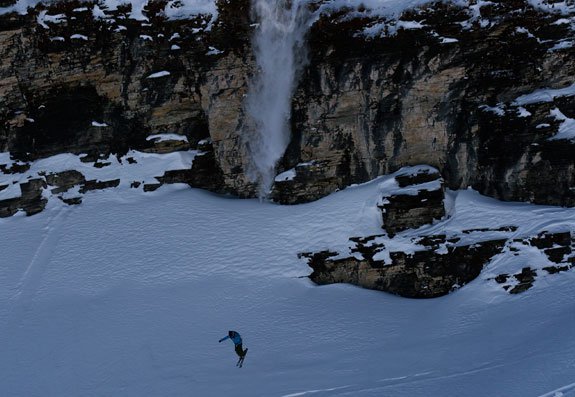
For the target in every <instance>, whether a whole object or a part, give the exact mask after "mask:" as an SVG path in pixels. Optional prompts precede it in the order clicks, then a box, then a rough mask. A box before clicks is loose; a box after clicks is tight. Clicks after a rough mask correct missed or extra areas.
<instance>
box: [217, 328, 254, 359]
mask: <svg viewBox="0 0 575 397" xmlns="http://www.w3.org/2000/svg"><path fill="white" fill-rule="evenodd" d="M226 339H231V340H232V342H234V345H235V350H236V354H237V355H238V356H239V357H240V360H241V359H243V358H244V357H245V355H246V353H247V351H248V349H247V348H246V349H245V350H244V349H243V348H242V337H241V336H240V334H239V333H237V332H236V331H228V336H224V337H223V338H222V339H220V340H219V342H220V343H221V342H223V341H225V340H226Z"/></svg>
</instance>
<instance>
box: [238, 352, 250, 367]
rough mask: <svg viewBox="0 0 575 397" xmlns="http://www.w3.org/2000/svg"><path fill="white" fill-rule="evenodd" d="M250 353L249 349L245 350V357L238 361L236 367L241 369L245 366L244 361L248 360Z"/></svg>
mask: <svg viewBox="0 0 575 397" xmlns="http://www.w3.org/2000/svg"><path fill="white" fill-rule="evenodd" d="M247 352H248V349H246V350H244V355H243V356H242V357H240V359H239V360H238V362H237V364H236V367H239V368H241V367H242V366H243V365H244V360H245V358H246V353H247Z"/></svg>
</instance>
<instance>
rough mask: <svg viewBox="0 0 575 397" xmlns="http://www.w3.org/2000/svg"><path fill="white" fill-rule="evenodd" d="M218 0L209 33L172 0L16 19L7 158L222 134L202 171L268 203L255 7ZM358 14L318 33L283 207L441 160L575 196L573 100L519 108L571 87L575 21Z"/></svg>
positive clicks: (4, 129)
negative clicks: (255, 175)
mask: <svg viewBox="0 0 575 397" xmlns="http://www.w3.org/2000/svg"><path fill="white" fill-rule="evenodd" d="M317 3H318V4H319V3H321V1H318V2H317ZM7 4H10V2H8V3H7ZM7 4H6V5H7ZM217 5H218V11H219V17H218V20H217V22H216V23H215V24H213V26H212V27H211V29H205V27H206V25H207V22H208V21H207V19H209V17H207V16H201V15H200V16H198V17H197V18H194V19H192V20H168V19H166V17H165V15H164V14H163V13H162V9H163V7H164V6H165V4H164V3H163V2H152V3H150V4H149V5H148V6H147V7H146V8H145V9H144V11H143V12H144V14H145V15H146V16H147V18H148V19H149V23H144V22H142V21H136V20H133V19H130V18H128V17H127V16H128V13H129V9H126V8H125V7H124V8H122V7H119V8H118V10H116V11H105V10H104V14H105V15H106V17H107V18H106V19H95V18H94V17H93V12H94V4H93V3H91V2H82V3H80V2H78V1H75V0H71V1H63V2H57V3H53V4H51V5H48V6H45V5H41V4H40V5H38V6H36V7H35V8H34V9H32V10H31V11H30V13H29V14H28V15H17V14H15V13H13V14H6V15H2V16H0V55H1V58H0V151H9V152H10V153H11V154H12V156H13V157H15V158H17V159H20V160H34V159H38V158H41V157H46V156H50V155H53V154H58V153H64V152H72V153H87V154H88V155H89V156H91V157H93V158H97V157H98V156H99V155H105V156H107V155H108V154H110V153H114V154H119V155H121V154H124V153H125V152H126V151H127V150H128V149H137V150H149V149H151V150H153V149H152V148H153V146H154V145H153V142H150V141H147V140H146V137H147V136H149V135H151V134H157V133H176V134H180V135H184V136H186V137H187V139H188V142H189V147H190V148H192V149H195V148H197V145H198V142H200V141H202V140H204V139H208V138H209V139H211V142H212V153H211V154H210V156H211V157H209V158H206V161H205V162H204V163H203V164H202V167H201V169H200V168H198V170H200V171H199V173H200V175H199V176H198V177H189V176H188V178H187V179H189V180H192V181H194V182H193V183H192V184H194V185H196V186H201V187H205V188H208V189H210V190H214V191H217V192H224V193H232V194H236V195H238V196H241V197H250V196H253V195H254V194H255V193H256V191H257V189H256V186H254V184H253V183H252V182H251V181H250V179H249V178H248V177H247V175H246V167H247V164H248V163H249V160H248V159H247V158H246V156H247V155H246V150H245V142H243V141H242V137H241V130H242V125H243V123H244V121H245V116H244V110H243V98H244V96H245V95H246V93H247V91H248V85H249V81H250V76H251V75H252V74H253V72H254V61H253V56H252V51H251V44H250V37H251V35H252V33H253V29H254V28H253V26H251V25H250V24H251V22H253V21H252V20H251V19H250V18H251V15H250V11H249V10H250V2H249V1H248V0H229V1H224V0H219V1H218V2H217ZM313 7H315V5H314V4H312V8H313ZM42 15H44V16H45V15H51V16H54V15H58V16H59V17H58V18H52V19H50V20H48V19H46V18H44V20H43V21H42V18H41V16H42ZM353 15H356V16H355V17H350V15H348V14H347V13H346V12H345V11H342V12H340V13H331V14H324V15H323V16H321V17H320V18H319V19H318V21H317V22H316V23H315V24H314V25H313V26H312V28H311V30H310V32H309V34H308V43H309V47H310V51H309V53H310V62H309V65H308V67H307V68H306V69H305V70H304V71H303V73H302V76H301V79H300V83H299V86H298V87H297V90H296V91H295V95H294V97H293V101H292V121H291V126H292V131H291V132H292V136H291V142H290V145H289V147H288V149H287V151H286V153H285V156H284V158H283V159H282V161H281V162H280V164H279V165H278V173H282V172H284V171H289V172H290V173H291V174H292V177H290V178H279V179H278V180H277V181H276V184H275V186H274V188H273V191H272V198H273V199H274V200H276V201H278V202H281V203H287V204H294V203H300V202H306V201H310V200H315V199H318V198H320V197H322V196H325V195H327V194H329V193H331V192H333V191H335V190H337V189H341V188H343V187H345V186H349V185H350V184H353V183H359V182H364V181H367V180H369V179H372V178H374V177H377V176H379V175H382V174H388V173H390V172H393V171H395V170H397V169H399V168H401V167H403V166H406V165H415V164H430V165H432V166H434V167H436V168H437V169H438V170H439V171H440V173H441V175H442V177H443V178H444V181H445V185H446V186H447V187H449V188H451V189H459V188H466V187H469V186H471V187H473V188H474V189H476V190H478V191H479V192H481V193H482V194H486V195H489V196H492V197H496V198H500V199H503V200H521V201H531V202H535V203H545V204H553V205H565V206H573V205H575V191H574V190H573V187H574V186H575V156H574V153H575V144H574V143H573V141H570V140H568V139H550V138H553V137H554V136H555V135H556V133H557V132H558V131H560V130H561V128H562V126H563V125H564V123H565V122H566V121H565V120H568V119H570V118H573V117H575V95H573V93H566V94H565V93H564V94H557V95H548V96H547V99H545V100H536V101H529V100H523V101H522V100H520V98H521V97H522V95H525V94H529V93H532V92H534V91H536V90H537V89H541V88H550V89H558V90H559V89H563V88H565V87H568V86H570V85H571V84H572V83H573V81H572V76H573V75H574V74H575V56H574V48H573V47H572V46H569V40H572V39H573V36H574V32H573V30H571V29H570V24H569V23H563V22H562V20H567V19H565V18H572V17H573V15H567V16H566V15H559V14H556V13H546V12H543V11H541V10H538V9H535V8H533V6H532V5H531V4H530V2H529V1H527V0H517V1H502V0H501V1H500V0H497V1H491V2H483V3H478V4H476V5H473V6H470V7H467V8H460V7H458V6H456V5H453V4H444V3H441V2H438V3H430V4H429V5H427V6H425V7H422V8H420V9H416V10H412V11H408V12H405V13H404V14H403V15H402V16H401V18H400V22H397V21H390V20H385V19H382V18H379V19H378V18H376V17H373V16H369V15H367V14H362V13H359V14H353ZM41 21H42V22H41ZM40 22H41V23H40ZM402 24H403V25H402ZM377 26H382V28H381V29H380V30H381V31H380V32H378V33H377V34H375V35H369V34H367V33H366V29H367V28H369V29H372V30H373V28H374V27H377ZM401 26H404V27H405V26H420V28H418V29H408V28H402V27H401ZM561 115H562V116H561ZM562 117H563V118H562ZM3 172H4V171H3Z"/></svg>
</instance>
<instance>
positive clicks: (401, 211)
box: [380, 169, 445, 237]
mask: <svg viewBox="0 0 575 397" xmlns="http://www.w3.org/2000/svg"><path fill="white" fill-rule="evenodd" d="M395 180H396V181H397V182H398V185H399V188H400V189H399V190H397V191H396V192H395V193H394V194H389V195H386V196H385V197H384V198H383V203H382V205H381V206H380V208H381V212H382V217H383V227H384V229H385V230H386V231H387V234H388V235H389V236H391V237H392V236H394V235H395V234H397V233H398V232H400V231H402V230H407V229H417V228H418V227H420V226H423V225H425V224H428V223H432V222H433V221H434V220H439V219H441V218H443V217H444V216H445V206H444V203H443V200H444V199H445V195H444V188H443V180H442V179H441V175H439V173H438V172H437V171H436V170H429V169H423V170H419V171H417V172H416V173H414V174H409V173H406V174H399V175H397V176H396V177H395ZM433 182H435V183H433Z"/></svg>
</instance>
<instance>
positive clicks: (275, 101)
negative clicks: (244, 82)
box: [242, 0, 309, 199]
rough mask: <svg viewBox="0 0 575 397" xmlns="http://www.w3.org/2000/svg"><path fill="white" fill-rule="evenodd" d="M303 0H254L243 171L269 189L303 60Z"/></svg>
mask: <svg viewBox="0 0 575 397" xmlns="http://www.w3.org/2000/svg"><path fill="white" fill-rule="evenodd" d="M304 3H305V1H303V0H254V3H253V11H254V13H255V17H256V18H257V21H258V22H259V24H258V27H257V28H256V32H255V35H254V38H253V48H254V55H255V59H256V64H257V70H256V73H255V75H254V77H253V79H252V81H251V83H250V87H249V91H248V95H247V98H246V102H245V110H246V114H247V117H248V120H249V122H248V123H246V126H245V128H244V131H243V132H242V136H243V139H244V142H245V144H246V148H247V151H248V154H249V157H250V159H249V160H250V164H249V167H248V170H247V171H248V172H247V174H248V177H250V179H251V180H252V181H254V182H257V183H258V185H259V197H260V199H263V198H265V197H266V196H267V194H268V193H269V191H270V189H271V187H272V184H273V182H274V177H275V171H276V169H275V168H276V164H277V162H278V161H279V160H280V159H281V157H282V156H283V154H284V152H285V150H286V148H287V145H288V144H289V141H290V126H289V120H290V116H291V99H292V95H293V91H294V89H295V86H296V83H297V77H298V74H299V72H300V71H301V69H302V68H303V66H304V65H305V63H306V62H307V53H306V50H305V42H304V40H305V34H306V32H307V29H308V22H309V13H308V11H307V7H306V6H305V4H304Z"/></svg>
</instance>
